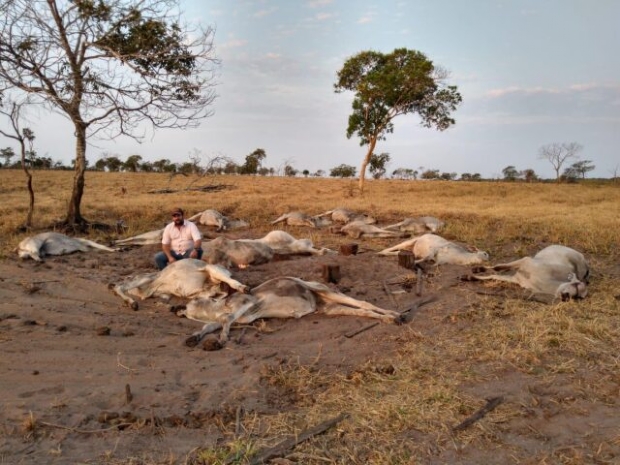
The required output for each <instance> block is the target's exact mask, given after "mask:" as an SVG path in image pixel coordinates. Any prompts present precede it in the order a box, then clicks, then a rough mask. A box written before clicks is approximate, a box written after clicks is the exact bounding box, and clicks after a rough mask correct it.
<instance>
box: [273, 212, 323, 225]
mask: <svg viewBox="0 0 620 465" xmlns="http://www.w3.org/2000/svg"><path fill="white" fill-rule="evenodd" d="M278 223H284V224H286V225H288V226H309V227H311V228H317V227H319V225H318V222H317V219H316V218H314V217H312V216H310V215H308V214H306V213H303V212H290V213H284V214H283V215H281V216H279V217H278V218H276V219H275V220H273V221H272V222H271V224H272V225H276V224H278Z"/></svg>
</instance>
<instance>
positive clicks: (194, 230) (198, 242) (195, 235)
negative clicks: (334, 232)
mask: <svg viewBox="0 0 620 465" xmlns="http://www.w3.org/2000/svg"><path fill="white" fill-rule="evenodd" d="M190 225H191V226H190V232H191V234H192V239H193V240H194V248H193V249H192V251H191V252H190V253H189V256H190V258H196V257H198V249H199V248H201V247H202V234H200V229H198V226H196V224H195V223H192V222H190Z"/></svg>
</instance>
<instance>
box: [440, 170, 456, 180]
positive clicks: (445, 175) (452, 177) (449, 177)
mask: <svg viewBox="0 0 620 465" xmlns="http://www.w3.org/2000/svg"><path fill="white" fill-rule="evenodd" d="M457 176H458V175H457V173H448V172H445V171H444V172H443V173H441V175H440V176H439V178H440V179H443V180H444V181H454V180H455V179H456V177H457Z"/></svg>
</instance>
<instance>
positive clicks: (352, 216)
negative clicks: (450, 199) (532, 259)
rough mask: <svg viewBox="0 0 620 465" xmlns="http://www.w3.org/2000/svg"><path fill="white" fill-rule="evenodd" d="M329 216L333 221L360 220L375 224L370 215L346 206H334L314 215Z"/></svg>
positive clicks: (318, 216) (348, 221) (319, 216)
mask: <svg viewBox="0 0 620 465" xmlns="http://www.w3.org/2000/svg"><path fill="white" fill-rule="evenodd" d="M326 216H328V217H330V218H331V220H332V221H333V222H334V223H345V224H346V223H351V222H352V221H362V222H364V223H366V224H375V223H376V222H377V220H375V219H374V218H373V217H372V216H370V215H366V214H365V213H355V212H354V211H352V210H349V209H347V208H335V209H333V210H329V211H326V212H325V213H321V214H320V215H316V217H315V218H323V217H326Z"/></svg>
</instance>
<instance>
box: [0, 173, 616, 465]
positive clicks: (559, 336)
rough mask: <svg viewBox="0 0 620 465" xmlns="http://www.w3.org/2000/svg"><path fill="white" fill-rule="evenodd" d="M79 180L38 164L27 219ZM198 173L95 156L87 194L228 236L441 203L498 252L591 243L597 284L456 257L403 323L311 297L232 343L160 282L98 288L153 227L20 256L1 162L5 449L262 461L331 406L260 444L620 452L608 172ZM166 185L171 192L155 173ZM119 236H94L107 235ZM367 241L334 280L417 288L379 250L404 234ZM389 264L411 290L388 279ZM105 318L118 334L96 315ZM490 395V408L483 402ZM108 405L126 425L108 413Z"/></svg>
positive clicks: (489, 457)
mask: <svg viewBox="0 0 620 465" xmlns="http://www.w3.org/2000/svg"><path fill="white" fill-rule="evenodd" d="M71 179H72V173H69V172H35V173H34V188H35V193H36V207H35V208H36V210H35V215H34V222H35V229H36V230H37V231H38V230H41V231H43V230H47V229H46V227H47V226H48V225H49V224H51V223H52V222H53V221H55V220H58V219H61V218H62V216H63V215H64V212H65V208H66V202H67V200H68V197H69V191H68V188H69V186H70V185H71ZM191 181H192V179H189V178H185V177H182V176H177V177H175V178H173V179H171V180H169V179H168V177H167V176H165V175H160V174H145V173H87V176H86V190H85V196H84V200H83V203H82V214H83V216H85V217H86V218H87V219H88V220H91V221H97V222H102V223H109V224H112V225H113V224H115V223H116V222H117V221H118V220H121V219H122V220H123V221H124V222H125V224H126V225H127V226H128V230H127V231H126V233H124V234H123V236H122V237H125V236H129V235H134V234H139V233H142V232H145V231H149V230H153V229H158V228H161V227H162V226H163V224H164V223H165V222H167V221H168V220H169V218H168V217H169V215H168V211H169V209H170V207H171V206H177V205H178V206H182V207H184V208H185V209H186V211H187V212H188V213H189V214H193V213H195V212H198V211H202V210H205V209H207V208H214V209H217V210H219V211H221V212H222V213H225V214H226V215H228V216H232V217H238V218H241V219H244V220H246V221H248V222H249V223H250V225H251V227H250V229H249V230H245V231H239V232H235V233H234V235H235V237H244V236H247V237H259V236H262V235H263V234H264V233H266V232H268V231H270V230H271V229H272V228H273V227H272V226H270V225H269V223H270V221H272V220H273V219H275V218H276V217H278V216H279V215H280V214H282V213H284V212H288V211H292V210H301V211H304V212H306V213H309V214H312V215H314V214H317V213H320V212H323V211H325V210H329V209H332V208H334V207H338V206H342V207H348V208H351V209H354V210H359V211H363V212H366V213H370V214H372V215H373V216H374V217H376V218H378V219H379V223H380V224H389V223H393V222H396V221H399V220H401V219H402V218H404V217H409V216H420V215H432V216H436V217H438V218H440V219H442V220H444V221H445V222H446V225H447V226H446V229H445V230H444V231H443V232H442V236H444V237H446V238H447V239H450V240H455V241H459V242H462V243H467V244H471V245H475V246H477V247H478V248H480V249H483V250H487V251H488V252H489V254H490V256H491V261H492V262H501V261H506V260H512V259H515V258H519V257H522V256H525V255H531V254H533V253H535V252H536V251H538V250H540V249H541V248H543V247H545V246H546V245H549V244H554V243H557V244H564V245H568V246H570V247H573V248H575V249H577V250H579V251H581V252H583V253H584V254H585V255H586V257H587V258H588V260H589V261H590V265H591V267H592V276H591V281H590V286H589V296H588V297H587V298H586V299H585V300H583V301H578V302H558V303H553V304H543V303H539V302H532V301H527V300H526V299H524V298H523V293H521V292H519V291H518V290H517V289H515V288H514V287H513V286H510V285H505V284H497V283H488V282H487V283H477V282H467V281H461V280H460V279H459V277H460V276H462V275H463V274H466V273H467V272H468V271H469V270H467V269H465V268H464V267H449V266H446V267H442V268H440V269H438V270H436V271H434V272H433V273H432V274H431V275H429V276H428V277H427V278H426V281H425V293H428V294H433V295H435V296H436V297H437V300H436V301H435V302H433V303H430V304H427V305H424V306H422V307H420V309H419V310H418V313H416V316H415V318H414V320H413V321H412V322H411V323H409V324H407V325H404V326H399V327H396V326H393V327H392V326H389V325H379V326H377V327H375V328H373V329H371V330H368V331H365V332H364V333H361V334H360V335H359V336H355V337H352V338H343V337H342V334H343V333H344V332H345V330H351V329H355V328H358V327H361V326H364V325H366V324H367V323H368V322H359V321H355V319H354V318H352V317H332V318H329V317H325V316H321V315H313V316H311V317H307V319H306V318H304V319H302V320H299V321H285V322H267V323H266V325H265V326H257V327H255V328H252V329H251V330H250V331H248V332H247V333H243V334H241V335H240V333H239V330H238V332H236V333H235V334H233V339H234V338H237V339H238V342H237V343H232V342H231V343H230V344H229V345H227V346H226V348H225V349H224V350H222V351H219V352H206V351H202V350H199V349H188V348H186V347H185V346H183V344H182V340H183V339H184V336H185V335H187V334H189V333H191V331H192V330H195V329H197V327H196V326H195V323H194V324H192V323H191V322H187V321H185V320H179V321H177V320H173V317H172V316H170V315H169V312H167V311H165V310H162V308H161V307H158V306H157V304H156V303H148V304H145V305H144V306H141V309H140V311H138V312H132V311H131V310H129V309H127V308H126V307H123V306H122V305H121V303H120V302H118V300H119V299H117V298H116V297H115V296H113V295H112V294H111V293H109V291H107V283H108V282H112V281H115V280H116V281H118V280H120V279H121V278H123V277H125V276H127V275H130V274H132V273H136V272H143V271H145V270H149V269H152V264H151V256H152V253H154V252H155V251H156V250H157V247H150V248H149V247H145V248H143V249H140V248H138V249H132V250H128V251H122V252H117V253H115V254H107V253H105V252H101V253H96V252H93V253H92V254H75V255H72V256H68V257H54V258H49V259H48V260H46V261H45V263H44V264H43V265H35V264H34V263H32V262H20V261H18V260H17V259H16V257H15V254H14V252H13V249H14V248H15V246H16V245H17V243H18V242H19V241H20V240H21V239H23V238H24V237H26V234H24V233H18V232H16V231H17V229H18V227H19V226H20V224H21V223H22V222H23V221H24V219H25V216H26V211H27V193H26V190H25V180H24V176H23V173H21V172H19V171H11V170H0V195H1V197H2V202H1V203H0V214H1V215H2V218H3V221H2V223H1V224H0V241H1V242H0V256H1V257H2V259H1V260H0V284H1V288H0V297H1V299H0V300H1V302H0V348H2V350H3V354H4V358H3V362H2V366H3V369H2V378H1V379H0V395H2V397H3V399H5V403H4V405H3V407H2V409H0V464H5V463H6V464H9V463H10V464H16V463H85V464H86V463H88V464H93V463H97V464H99V463H102V464H114V465H121V464H122V465H128V464H132V465H138V464H193V465H198V464H246V463H259V462H258V461H257V457H259V456H260V454H261V453H262V452H264V451H265V450H266V448H268V447H271V446H274V445H276V444H278V443H280V442H281V441H283V440H285V439H286V438H290V437H293V438H297V439H302V438H300V435H302V433H303V432H307V430H309V429H311V428H313V427H315V426H316V425H319V424H321V423H322V422H324V421H326V420H329V419H333V418H337V417H338V416H339V415H341V414H343V415H344V417H341V418H340V420H341V421H339V422H337V423H335V424H333V425H331V426H330V427H326V430H325V431H324V432H323V433H322V434H310V435H309V437H308V438H307V439H306V440H304V441H301V442H299V444H297V445H296V446H295V447H290V448H288V449H286V450H285V451H284V452H282V453H279V454H275V455H279V457H280V458H276V459H273V460H272V461H271V462H270V463H274V464H276V463H277V464H281V465H282V464H293V463H295V464H309V465H318V464H342V465H344V464H360V465H361V464H373V465H380V464H381V465H383V464H444V463H445V464H478V463H480V464H509V463H513V464H584V463H585V464H607V463H609V464H612V463H620V416H619V415H618V409H619V407H620V369H619V368H620V366H619V365H620V358H619V355H618V347H620V318H619V317H620V288H619V284H620V247H619V245H620V188H619V187H618V186H613V185H604V184H585V183H584V184H572V185H555V184H522V183H502V182H483V183H465V182H442V181H437V182H423V181H413V182H412V181H395V180H381V181H370V182H368V183H367V190H366V191H365V192H364V194H363V195H361V194H360V193H359V192H358V191H357V189H356V184H355V182H354V181H351V180H336V179H297V178H296V179H282V178H263V177H256V178H254V177H237V176H234V177H226V176H217V177H208V178H204V179H201V180H199V181H198V182H196V183H195V184H194V186H197V185H211V186H221V187H222V189H219V190H213V191H209V192H197V191H183V189H184V188H185V187H186V186H188V185H189V183H190V182H191ZM123 188H124V189H123ZM163 188H170V189H173V190H179V192H177V193H170V194H149V193H148V191H150V190H156V189H163ZM123 191H124V193H123ZM285 229H287V230H288V231H289V232H290V233H292V234H293V235H295V236H296V237H309V238H311V239H312V240H313V241H314V243H315V245H318V246H325V247H330V248H334V249H337V248H338V246H339V245H340V244H343V243H347V242H351V239H348V238H345V237H342V236H338V235H334V234H332V233H330V232H329V231H327V230H312V229H304V228H293V227H285ZM208 234H209V236H210V237H215V233H213V232H209V233H208ZM227 234H228V233H227ZM230 234H232V233H230ZM119 237H120V236H119V235H118V234H117V233H116V232H107V233H105V232H101V231H93V232H92V233H91V235H90V236H89V238H90V239H93V240H97V241H98V242H101V243H105V244H109V243H111V241H113V240H114V239H116V238H119ZM356 242H358V243H359V244H360V250H361V251H362V253H360V254H358V255H356V256H350V257H344V256H340V255H339V256H337V260H338V264H340V266H341V269H342V270H343V280H342V282H341V283H339V288H340V289H341V290H342V291H343V292H345V293H349V294H352V295H354V296H355V297H356V298H363V299H367V300H370V301H373V302H374V303H377V304H378V305H381V306H384V307H388V306H398V307H399V308H400V309H401V310H402V309H404V308H406V306H407V304H408V303H411V302H412V301H414V300H415V298H416V297H415V295H414V294H413V293H412V289H411V288H412V286H411V285H410V284H411V280H410V277H409V276H408V275H407V274H406V270H403V269H402V268H398V266H397V264H396V263H395V258H394V257H379V256H376V255H374V254H373V251H378V250H380V249H382V248H384V247H387V246H390V245H393V244H395V243H397V242H399V240H387V239H360V240H358V241H356ZM93 257H94V258H93ZM324 260H329V259H328V258H323V257H299V258H293V259H291V260H285V261H280V262H276V263H272V264H267V265H260V266H257V267H256V268H255V269H253V270H252V269H250V270H243V271H241V270H238V271H236V272H235V273H234V275H235V276H237V277H238V279H239V280H241V281H244V282H248V283H250V284H252V285H256V284H257V283H258V282H259V281H260V280H262V279H264V278H266V277H270V276H275V275H278V274H280V275H282V274H286V275H295V276H300V277H303V278H305V279H307V278H312V277H314V276H315V273H316V269H317V266H320V265H321V264H322V263H325V261H324ZM149 267H150V268H149ZM394 278H397V279H396V280H394ZM386 280H393V281H392V282H393V283H395V284H394V285H391V289H393V290H398V291H399V292H398V293H395V294H390V295H388V294H387V291H386V289H387V286H386V282H387V281H386ZM78 284H79V287H78ZM407 284H409V286H407ZM400 285H402V286H400ZM399 286H400V287H399ZM69 316H70V318H71V320H69ZM63 318H64V319H63ZM174 318H176V317H174ZM33 322H34V323H33ZM101 326H106V327H109V328H111V334H110V335H108V336H107V337H104V336H101V335H96V334H100V333H101V332H100V331H99V330H98V328H100V327H101ZM98 331H99V332H98ZM244 331H245V330H244ZM244 334H245V336H244ZM250 334H252V335H251V336H250ZM242 337H244V339H245V340H244V341H241V339H242ZM59 347H62V348H63V352H62V354H61V353H60V352H58V353H57V352H55V351H57V350H58V348H59ZM61 356H62V357H64V358H62V361H59V360H60V358H59V359H56V358H55V357H61ZM125 385H131V389H132V392H133V393H134V396H133V398H134V399H133V401H130V400H127V399H125V398H124V396H125V393H124V389H125V388H124V387H125ZM115 393H116V394H115ZM121 397H122V398H123V400H122V401H121V400H119V399H120V398H121ZM492 399H498V400H497V405H496V406H495V408H494V409H492V410H490V411H488V412H484V413H482V414H480V415H478V416H476V413H477V412H479V411H480V409H481V408H483V407H484V406H485V405H487V403H488V402H489V401H490V400H492ZM112 410H114V411H115V412H117V413H119V414H120V417H119V418H121V419H122V421H121V420H119V421H121V423H120V425H119V424H118V421H117V423H114V422H110V421H108V420H106V419H105V418H104V419H102V417H101V415H102V414H103V413H102V412H104V411H106V412H109V411H112ZM190 411H191V412H193V414H194V416H192V421H191V422H190V421H189V420H188V419H187V418H189V416H190ZM198 412H201V413H202V416H200V418H198ZM131 415H133V416H131ZM466 419H472V421H471V422H468V423H466V424H464V425H463V426H462V427H457V425H459V424H461V423H462V422H463V421H465V420H466ZM265 463H269V462H265Z"/></svg>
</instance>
